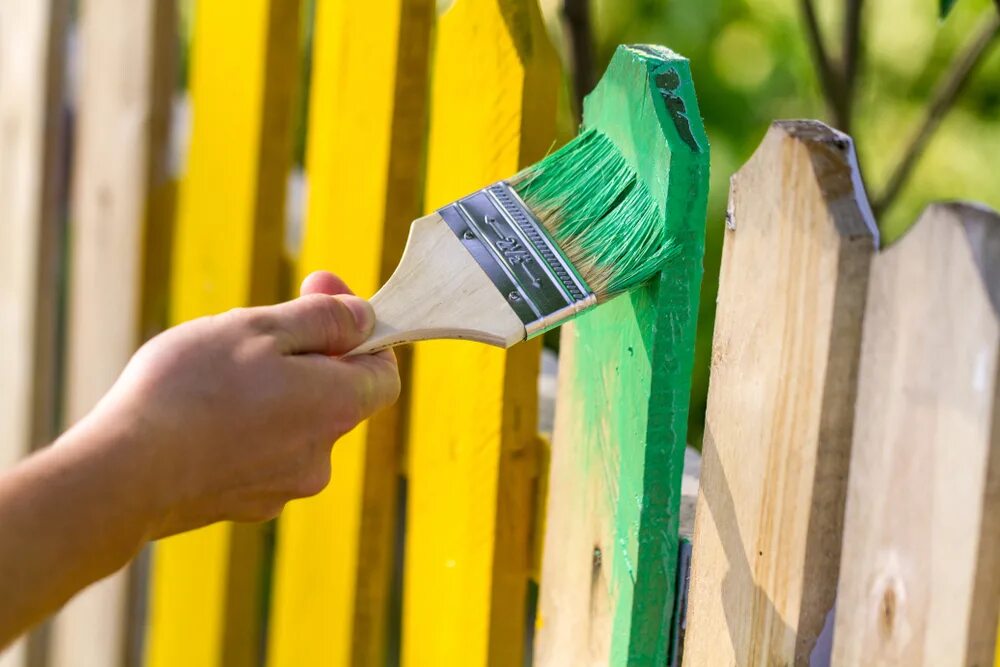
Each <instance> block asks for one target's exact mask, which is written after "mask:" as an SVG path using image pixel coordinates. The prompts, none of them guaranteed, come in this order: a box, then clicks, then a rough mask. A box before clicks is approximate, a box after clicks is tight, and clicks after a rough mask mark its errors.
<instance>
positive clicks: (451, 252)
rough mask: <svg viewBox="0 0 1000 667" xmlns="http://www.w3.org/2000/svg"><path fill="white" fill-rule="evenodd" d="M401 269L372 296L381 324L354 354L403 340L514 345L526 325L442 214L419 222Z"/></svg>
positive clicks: (407, 245)
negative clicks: (437, 340)
mask: <svg viewBox="0 0 1000 667" xmlns="http://www.w3.org/2000/svg"><path fill="white" fill-rule="evenodd" d="M410 229H411V231H410V237H409V240H408V241H407V242H406V249H405V250H404V251H403V257H402V259H400V260H399V268H397V269H396V271H395V273H393V274H392V277H391V278H389V281H388V282H387V283H386V284H385V286H384V287H382V289H380V290H379V291H378V292H377V293H376V294H375V296H373V297H372V299H371V303H372V307H373V308H374V309H375V315H376V317H377V322H376V323H375V330H374V331H373V332H372V335H371V337H370V338H369V339H368V340H366V341H365V342H364V343H362V344H361V345H359V346H358V347H357V348H355V349H354V350H351V352H350V354H369V353H371V352H376V351H378V350H382V349H385V348H387V347H393V346H395V345H400V344H402V343H414V342H417V341H420V340H433V339H445V338H447V339H458V340H473V341H478V342H480V343H486V344H489V345H494V346H496V347H503V348H508V347H510V346H511V345H514V344H515V343H520V342H521V341H523V340H524V338H525V335H526V332H525V329H524V323H523V322H521V320H520V318H519V317H518V316H517V313H515V312H514V310H513V309H512V308H511V307H510V305H509V304H508V303H507V300H506V299H505V298H504V296H503V294H501V293H500V292H499V291H498V290H497V288H496V285H494V284H493V281H492V280H491V279H490V277H489V275H487V274H486V272H485V271H483V269H482V267H480V266H479V264H478V263H477V262H476V259H475V258H474V257H473V256H472V254H471V253H470V252H469V251H468V250H467V249H466V248H465V246H464V245H463V244H462V242H461V241H460V240H459V238H458V237H457V236H455V232H453V231H452V230H451V229H450V228H449V227H448V225H447V223H445V221H444V220H443V219H442V218H441V216H440V215H439V214H437V213H431V214H429V215H426V216H424V217H423V218H420V219H419V220H415V221H414V222H413V226H412V227H411V228H410Z"/></svg>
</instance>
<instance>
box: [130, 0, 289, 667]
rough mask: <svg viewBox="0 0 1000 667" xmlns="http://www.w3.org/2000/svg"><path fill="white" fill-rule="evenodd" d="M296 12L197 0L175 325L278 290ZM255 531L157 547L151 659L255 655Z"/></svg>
mask: <svg viewBox="0 0 1000 667" xmlns="http://www.w3.org/2000/svg"><path fill="white" fill-rule="evenodd" d="M299 14H300V7H299V2H298V0H248V1H246V2H199V3H197V5H196V9H195V19H194V21H195V23H194V39H193V54H192V55H193V57H192V61H191V63H192V64H191V98H192V105H193V121H192V122H193V126H192V135H191V144H190V149H189V152H188V156H187V164H186V173H185V174H184V176H183V177H182V182H181V186H180V193H179V211H178V215H179V217H178V221H177V233H176V237H175V243H176V246H175V251H174V252H175V255H174V262H173V275H172V282H171V296H172V303H171V316H170V319H171V322H172V323H177V322H183V321H185V320H189V319H191V318H194V317H199V316H202V315H207V314H210V313H217V312H220V311H224V310H227V309H229V308H233V307H237V306H243V305H248V304H252V303H262V302H273V301H275V300H276V299H277V298H278V296H279V295H278V293H277V286H278V279H277V272H278V266H279V260H280V256H281V248H282V243H281V238H282V237H281V234H282V220H283V214H284V187H285V181H286V177H287V173H288V169H289V163H290V159H291V133H290V117H291V110H292V102H293V93H294V83H295V80H296V76H295V72H296V67H297V60H298V37H299V28H298V25H299ZM259 535H260V528H259V527H256V526H236V525H233V524H218V525H214V526H211V527H209V528H206V529H203V530H199V531H196V532H194V533H189V534H185V535H182V536H178V537H173V538H170V539H167V540H164V541H163V542H161V543H159V544H157V545H156V547H155V550H154V554H153V573H152V590H151V602H150V612H149V613H150V617H149V628H150V631H149V634H148V637H147V642H148V645H147V651H146V656H147V664H148V665H149V666H150V667H179V666H180V665H184V666H185V667H209V666H211V665H225V666H226V667H229V666H234V667H236V666H240V665H256V664H258V661H259V658H258V656H257V654H258V652H259V645H260V637H259V632H260V624H261V621H262V614H261V613H260V610H259V604H260V600H261V599H262V597H263V593H262V591H260V580H261V577H260V573H259V571H258V566H257V561H258V557H259V552H260V540H259Z"/></svg>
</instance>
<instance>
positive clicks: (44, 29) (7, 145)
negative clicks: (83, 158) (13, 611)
mask: <svg viewBox="0 0 1000 667" xmlns="http://www.w3.org/2000/svg"><path fill="white" fill-rule="evenodd" d="M68 20H69V2H68V1H67V0H4V2H2V3H0V127H2V128H3V131H2V132H0V468H4V467H7V466H10V465H13V464H14V463H15V462H17V461H18V460H19V459H21V458H22V457H24V456H26V455H27V454H28V453H29V452H30V451H31V450H32V449H34V448H36V447H39V446H41V445H44V444H47V443H48V442H49V441H51V440H52V438H53V437H54V435H55V426H56V424H55V419H56V414H55V405H56V383H55V380H56V313H57V306H58V296H57V294H58V288H57V276H58V270H59V255H60V246H61V240H62V239H61V223H60V220H59V216H60V204H59V201H60V199H59V198H60V195H61V193H62V190H63V184H62V179H61V174H62V171H63V165H62V159H63V157H64V153H63V150H64V144H63V138H64V133H63V124H64V122H63V121H64V113H65V109H64V101H63V79H64V72H63V70H64V64H65V62H64V60H65V48H66V43H65V31H66V25H67V23H68ZM2 591H3V588H2V584H0V599H2V597H3V594H2ZM39 639H40V640H41V642H42V643H44V637H39ZM34 648H37V649H43V648H44V647H43V646H42V644H41V643H39V645H38V646H37V647H34ZM28 652H29V651H28V645H27V643H26V642H24V641H21V642H18V643H16V644H15V645H14V646H13V647H11V648H10V649H9V650H7V651H5V652H3V653H2V655H0V665H3V667H18V666H20V665H24V664H27V662H26V661H27V660H28ZM34 652H35V651H34V650H32V653H34ZM36 657H37V656H36Z"/></svg>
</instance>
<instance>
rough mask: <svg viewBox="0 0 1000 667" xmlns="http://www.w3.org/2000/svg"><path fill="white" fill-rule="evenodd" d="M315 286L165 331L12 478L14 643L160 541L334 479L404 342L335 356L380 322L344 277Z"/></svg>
mask: <svg viewBox="0 0 1000 667" xmlns="http://www.w3.org/2000/svg"><path fill="white" fill-rule="evenodd" d="M303 291H304V292H307V293H308V292H312V294H308V295H307V296H305V297H303V298H301V299H297V300H295V301H291V302H288V303H285V304H279V305H277V306H269V307H263V308H251V309H240V310H236V311H231V312H229V313H225V314H222V315H218V316H213V317H208V318H202V319H199V320H195V321H192V322H190V323H187V324H185V325H182V326H179V327H176V328H174V329H171V330H169V331H167V332H165V333H164V334H161V335H160V336H158V337H157V338H155V339H153V340H152V341H150V342H149V343H147V344H146V345H145V346H143V348H142V349H141V350H140V351H139V352H137V353H136V355H135V356H134V357H133V359H132V360H131V361H130V362H129V364H128V366H127V367H126V369H125V371H124V372H123V373H122V375H121V377H120V378H119V379H118V381H117V382H116V383H115V386H114V387H113V388H112V389H111V390H110V391H109V392H108V394H107V395H106V396H105V397H104V398H103V399H102V400H101V401H100V403H99V404H98V405H97V406H96V407H95V408H94V410H93V411H92V412H91V413H90V414H89V415H87V416H86V417H85V418H84V419H83V420H81V421H80V422H79V423H78V424H76V425H75V426H74V427H73V428H71V429H70V430H69V431H67V432H66V433H65V434H64V435H63V436H62V437H60V438H59V440H57V441H56V443H55V444H54V445H52V446H51V447H48V448H46V449H45V450H42V451H41V452H39V453H37V454H35V455H34V456H32V457H30V458H29V459H28V460H26V461H24V462H23V463H21V464H20V465H18V466H16V467H14V468H13V469H11V470H9V471H7V472H5V473H3V474H0V647H2V646H3V645H5V644H6V643H7V642H9V641H10V640H11V639H13V638H14V637H15V636H16V635H17V634H19V633H20V632H21V631H23V630H24V629H25V628H27V627H28V626H30V625H31V624H33V623H35V622H37V621H38V620H40V619H41V618H43V617H44V616H45V615H46V614H48V613H50V612H52V611H53V610H55V609H56V608H58V606H59V605H61V604H63V603H64V602H65V601H66V600H67V599H68V598H69V597H70V596H71V595H72V594H73V593H75V592H76V591H78V590H80V589H81V588H83V587H84V586H86V585H87V584H89V583H91V582H93V581H95V580H97V579H100V578H101V577H103V576H105V575H107V574H110V573H111V572H113V571H115V570H116V569H118V568H119V567H121V566H122V565H124V564H125V563H126V562H127V561H128V560H129V559H130V558H131V557H132V556H133V555H134V554H135V553H136V552H137V551H138V550H139V549H140V548H141V546H142V545H143V544H144V543H145V542H146V541H147V540H149V539H153V538H158V537H164V536H167V535H171V534H174V533H177V532H181V531H184V530H189V529H192V528H197V527H200V526H203V525H206V524H208V523H212V522H214V521H219V520H224V519H230V520H238V521H255V520H264V519H269V518H271V517H273V516H275V515H276V514H277V513H278V512H279V511H280V510H281V508H282V506H283V505H284V504H285V503H286V502H287V501H288V500H290V499H292V498H297V497H302V496H308V495H312V494H315V493H318V492H319V491H320V490H321V489H322V488H323V487H324V486H325V485H326V483H327V481H328V480H329V476H330V447H331V446H332V443H333V442H334V441H335V440H337V438H339V437H340V436H341V435H343V434H344V433H346V432H347V431H349V430H350V429H351V428H353V427H354V426H355V425H356V424H357V423H358V422H359V421H361V420H362V419H364V418H366V417H368V416H369V415H371V414H372V413H373V412H374V411H376V410H377V409H379V408H380V407H382V406H384V405H387V404H388V403H390V402H392V401H394V400H395V398H396V396H397V395H398V391H399V378H398V374H397V371H396V366H395V360H394V358H393V357H392V355H391V353H380V354H378V355H372V356H359V357H350V358H346V359H341V358H337V357H336V355H339V354H342V353H344V352H346V351H348V350H350V349H352V348H353V347H354V346H356V345H357V344H358V343H360V342H361V341H362V340H364V338H365V337H367V335H368V333H369V332H370V331H371V327H372V324H373V321H374V315H373V313H372V311H371V308H370V306H368V304H367V303H366V302H364V301H362V300H361V299H357V298H356V297H352V296H350V295H343V294H340V295H338V296H331V294H332V293H336V292H345V291H346V287H344V286H343V283H341V282H340V281H339V280H338V279H336V278H335V277H333V276H331V275H329V274H319V275H318V276H314V277H311V278H310V280H308V281H307V283H306V284H305V285H304V288H303ZM317 292H320V293H317ZM323 292H325V293H323ZM355 313H357V314H359V315H360V320H361V322H360V326H359V324H358V322H357V321H356V319H355Z"/></svg>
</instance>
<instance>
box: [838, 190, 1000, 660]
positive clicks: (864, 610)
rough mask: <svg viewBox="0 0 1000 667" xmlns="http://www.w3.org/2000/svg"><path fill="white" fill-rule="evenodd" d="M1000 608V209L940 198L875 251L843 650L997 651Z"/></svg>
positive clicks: (969, 655)
mask: <svg viewBox="0 0 1000 667" xmlns="http://www.w3.org/2000/svg"><path fill="white" fill-rule="evenodd" d="M998 616H1000V215H998V214H997V213H995V212H993V211H988V210H986V209H982V208H979V207H975V206H972V205H968V204H961V203H958V204H935V205H932V206H930V207H929V208H928V209H927V210H926V211H925V212H924V214H923V216H922V217H921V218H920V220H919V221H918V222H917V224H916V225H915V226H914V227H913V228H912V229H911V230H910V231H909V232H908V233H907V234H906V236H904V237H903V238H902V239H900V240H899V241H898V242H897V243H895V244H894V245H893V246H892V247H890V248H889V249H888V250H886V251H885V252H884V253H882V254H880V255H879V256H878V257H876V258H875V260H874V262H873V265H872V275H871V281H870V285H869V289H868V303H867V307H866V312H865V323H864V334H863V342H862V350H861V366H860V375H859V387H858V408H857V417H856V421H855V427H854V451H853V454H852V458H851V466H850V480H849V482H848V493H847V510H846V516H845V519H844V548H843V557H842V559H841V566H840V581H839V585H838V590H837V621H836V633H835V637H834V650H833V659H834V664H837V665H871V664H879V665H906V666H907V667H919V666H921V665H959V664H961V665H988V664H990V662H991V661H992V660H993V657H994V655H995V653H994V651H995V643H996V627H997V621H998Z"/></svg>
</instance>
